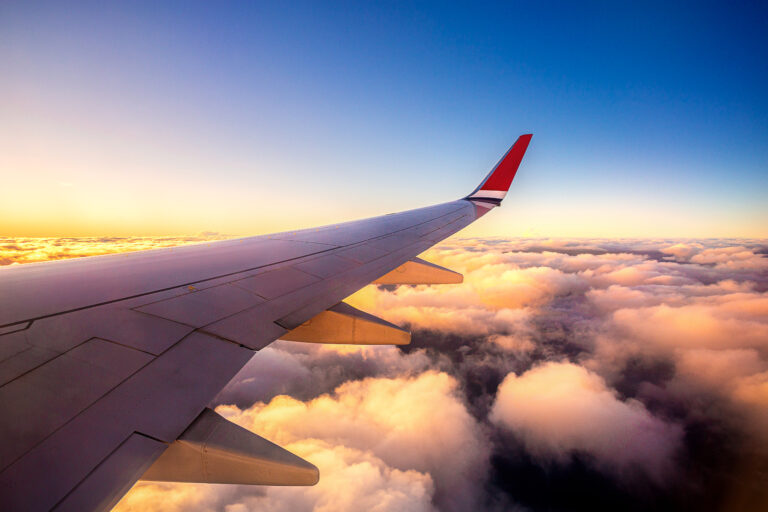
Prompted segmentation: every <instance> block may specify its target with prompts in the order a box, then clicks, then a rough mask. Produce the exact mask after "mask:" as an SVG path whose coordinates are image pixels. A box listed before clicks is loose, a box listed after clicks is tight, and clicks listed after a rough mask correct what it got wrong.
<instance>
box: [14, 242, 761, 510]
mask: <svg viewBox="0 0 768 512" xmlns="http://www.w3.org/2000/svg"><path fill="white" fill-rule="evenodd" d="M203 236H204V237H217V236H218V235H216V234H203ZM200 239H201V238H200V237H188V238H186V237H179V238H158V239H45V240H40V239H4V240H2V241H0V246H1V247H2V249H0V260H1V261H2V263H5V264H9V263H24V262H29V261H41V260H45V259H57V258H62V257H76V256H82V255H89V254H100V253H105V252H117V251H122V250H133V249H141V248H150V247H161V246H169V245H177V244H180V243H190V242H194V241H200ZM766 254H768V243H766V241H764V240H751V239H741V240H719V239H709V240H670V239H660V240H650V239H642V240H629V239H622V240H603V239H544V238H538V239H502V238H483V239H469V240H462V239H451V240H447V241H445V242H443V243H442V244H441V245H440V246H438V247H436V248H433V249H431V250H430V251H428V252H427V253H425V254H424V255H423V256H422V257H424V258H425V259H427V260H430V261H434V262H435V263H438V264H440V265H444V266H446V267H448V268H453V269H455V270H457V271H460V272H462V273H463V274H464V275H465V283H464V284H462V285H445V286H400V287H375V286H371V287H367V288H364V289H363V290H361V291H360V292H358V293H356V294H355V295H353V296H352V297H350V298H349V299H348V301H349V302H350V303H352V304H353V305H355V306H357V307H359V308H361V309H363V310H366V311H370V312H371V313H374V314H377V315H379V316H382V317H383V318H386V319H388V320H390V321H393V322H397V323H402V324H406V325H408V326H410V328H411V330H412V331H413V341H412V344H411V345H410V346H406V347H350V346H339V347H334V346H321V345H311V344H299V343H292V342H276V343H274V344H272V345H271V346H270V347H268V348H266V349H264V350H262V351H261V353H260V354H259V355H258V356H257V357H255V358H254V359H253V360H252V361H251V363H249V364H248V365H247V366H246V367H245V368H244V369H243V371H241V372H240V374H238V376H236V377H235V379H233V381H232V382H231V383H230V385H229V386H228V387H227V388H226V389H225V390H223V391H222V393H221V394H220V395H219V397H218V398H217V399H216V402H215V405H219V410H220V412H224V413H226V414H227V415H228V416H229V417H230V418H231V419H233V420H234V421H237V422H240V423H241V424H243V425H244V426H246V427H248V428H250V429H252V430H254V431H255V432H257V433H259V434H261V435H264V436H265V437H267V438H272V439H273V440H275V441H277V442H279V443H281V444H283V445H284V446H287V447H289V449H292V450H294V451H295V452H296V453H298V454H300V455H302V456H304V457H306V458H308V459H309V460H311V461H313V462H315V463H316V464H318V466H320V469H321V471H322V478H321V482H320V484H318V486H317V487H314V488H309V489H295V488H253V487H239V486H185V485H171V484H140V485H137V486H136V488H135V489H134V490H133V491H131V493H129V494H128V495H127V496H126V498H125V500H124V501H123V503H121V507H123V508H124V509H125V507H126V506H128V505H129V504H133V505H131V506H133V510H137V509H142V510H143V509H144V508H148V509H151V503H154V502H155V501H156V502H158V503H162V505H163V509H165V510H168V509H170V510H182V509H183V510H227V511H239V510H262V509H270V510H271V509H276V510H326V509H328V510H330V509H333V510H344V509H345V507H347V509H350V510H355V508H352V507H353V505H352V504H351V503H352V502H350V501H345V496H351V497H354V500H355V502H356V503H358V504H364V505H365V508H366V509H367V508H371V509H375V508H372V507H375V506H377V505H376V504H377V503H378V504H380V505H378V506H380V510H395V509H396V510H409V509H408V508H407V507H409V506H410V507H411V508H410V509H412V510H432V509H436V510H460V509H463V508H468V507H481V508H484V509H493V508H496V509H499V510H502V509H510V508H514V507H516V506H521V507H523V508H529V509H534V510H537V509H568V508H587V507H591V508H600V507H601V506H602V507H611V508H614V509H615V508H632V507H634V508H638V507H640V508H643V507H645V508H670V509H679V508H683V507H688V508H698V509H712V508H716V507H717V506H719V505H718V504H722V503H729V501H728V500H727V499H726V498H725V497H728V496H739V500H742V501H740V502H747V503H753V504H759V503H766V504H768V493H767V492H766V491H765V489H768V481H765V477H764V475H765V474H768V451H767V450H766V449H765V448H764V447H765V446H768V445H766V441H768V436H766V434H765V433H766V432H768V413H766V411H768V391H766V390H767V389H768V266H766V262H768V259H767V258H766ZM638 475H641V476H642V475H644V476H645V477H646V479H647V480H648V482H645V483H640V480H642V478H640V479H638ZM734 475H738V477H734ZM574 482H578V485H576V484H574ZM662 488H663V491H660V490H659V489H662ZM368 497H375V499H373V498H371V499H368ZM729 499H730V498H729ZM744 500H746V501H744ZM129 509H130V508H129Z"/></svg>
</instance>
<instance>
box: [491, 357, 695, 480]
mask: <svg viewBox="0 0 768 512" xmlns="http://www.w3.org/2000/svg"><path fill="white" fill-rule="evenodd" d="M490 420H491V421H492V422H493V423H495V424H497V425H499V426H502V427H504V428H506V429H509V430H511V431H512V432H514V433H515V434H517V435H518V436H520V437H521V438H522V439H523V441H524V442H525V445H526V446H527V447H528V449H529V450H530V451H531V452H532V453H534V454H536V455H537V456H541V457H551V458H556V459H560V460H563V459H566V458H567V457H569V456H570V455H572V454H574V453H576V452H581V453H585V454H588V455H590V456H592V457H594V459H595V462H596V464H597V465H598V466H601V467H603V468H605V469H606V470H607V471H612V472H615V471H617V470H618V471H619V472H620V473H627V472H630V471H633V470H638V469H639V470H641V471H642V472H644V473H645V474H647V475H649V476H651V477H652V478H653V479H654V480H656V481H657V482H662V481H663V480H664V478H665V477H666V476H667V475H668V474H669V473H670V471H671V468H672V466H673V460H674V455H675V452H676V450H678V449H679V448H680V446H681V441H682V435H683V430H682V428H681V427H680V426H678V425H674V424H670V423H667V422H665V421H662V420H660V419H658V418H656V417H654V416H653V415H651V414H650V413H649V412H648V411H647V410H646V408H645V407H644V406H643V404H642V403H640V402H638V401H637V400H627V401H621V400H619V399H618V398H617V397H616V393H615V392H614V391H613V390H611V389H610V388H608V387H607V385H606V383H605V381H604V380H603V379H602V378H601V377H599V376H598V375H595V374H594V373H591V372H589V371H587V370H586V369H584V368H582V367H581V366H578V365H575V364H572V363H555V362H549V363H546V364H544V365H541V366H538V367H535V368H533V369H531V370H528V371H527V372H525V373H523V374H522V375H520V376H517V375H515V374H509V375H508V376H507V377H506V378H505V379H504V381H503V382H502V383H501V386H499V391H498V394H497V397H496V403H495V404H494V406H493V409H492V411H491V414H490Z"/></svg>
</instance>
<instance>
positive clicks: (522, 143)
mask: <svg viewBox="0 0 768 512" xmlns="http://www.w3.org/2000/svg"><path fill="white" fill-rule="evenodd" d="M532 138H533V134H532V133H525V134H523V135H520V136H519V137H518V138H517V140H516V141H515V143H514V144H512V146H511V147H510V148H509V150H507V152H506V153H505V154H504V156H503V157H502V158H501V160H499V163H497V164H496V166H495V167H494V168H493V169H492V170H491V172H490V173H488V176H486V177H485V179H484V180H483V181H482V182H481V183H480V185H478V187H477V188H476V189H475V190H474V191H473V192H472V193H471V194H469V195H468V196H467V197H466V199H473V200H481V201H485V202H490V203H494V204H497V205H498V204H501V201H502V199H504V197H505V196H506V195H507V191H508V190H509V187H510V185H511V184H512V180H513V179H514V178H515V175H516V174H517V169H518V168H519V167H520V162H522V160H523V156H524V155H525V152H526V150H527V149H528V144H529V143H530V142H531V139H532Z"/></svg>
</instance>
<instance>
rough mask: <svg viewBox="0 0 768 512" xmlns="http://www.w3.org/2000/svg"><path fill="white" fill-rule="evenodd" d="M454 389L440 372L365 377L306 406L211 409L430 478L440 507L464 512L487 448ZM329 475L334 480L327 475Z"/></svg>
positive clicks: (279, 435)
mask: <svg viewBox="0 0 768 512" xmlns="http://www.w3.org/2000/svg"><path fill="white" fill-rule="evenodd" d="M457 385H458V383H457V382H456V380H455V379H454V378H452V377H450V376H449V375H447V374H445V373H439V372H425V373H422V374H420V375H418V376H415V377H407V378H367V379H363V380H357V381H350V382H346V383H345V384H342V385H341V386H339V387H338V388H336V390H335V391H334V392H333V393H332V394H327V395H322V396H319V397H317V398H315V399H313V400H310V401H308V402H302V401H299V400H296V399H294V398H291V397H288V396H278V397H275V398H274V399H272V400H271V401H270V402H269V403H257V404H254V406H252V407H250V408H249V409H247V410H241V409H238V408H236V407H234V406H220V407H219V408H218V409H217V410H218V412H219V413H221V414H223V415H225V416H226V417H227V418H229V419H230V420H232V421H235V422H236V423H238V424H240V425H242V426H244V427H246V428H248V429H250V430H252V431H254V432H258V433H259V434H260V435H264V437H266V438H268V439H270V440H272V441H274V442H276V443H278V444H281V445H284V446H285V445H290V444H291V443H295V442H298V441H301V440H307V439H312V440H321V441H324V442H326V443H329V444H331V445H333V446H343V447H346V448H353V449H356V450H361V451H367V452H370V453H372V454H373V455H375V456H376V457H378V458H379V459H381V461H383V462H384V463H386V464H387V465H388V466H389V467H392V468H395V469H398V470H400V471H410V470H413V471H416V472H419V473H426V474H429V475H430V477H431V478H432V480H433V481H434V483H435V489H436V497H435V499H436V501H437V502H438V503H439V504H440V505H441V509H443V510H466V509H467V508H470V507H472V506H474V505H476V504H477V503H476V497H477V496H478V492H477V491H478V486H479V485H481V482H482V480H483V478H484V475H485V472H486V471H487V463H488V461H487V459H488V455H489V448H488V444H487V441H486V439H485V437H484V434H483V432H482V430H481V428H480V425H479V424H478V423H477V421H476V420H475V419H474V418H473V417H472V416H471V415H470V414H469V412H468V411H467V409H466V407H465V406H464V404H463V403H462V401H461V399H460V398H459V396H458V394H457ZM425 404H429V406H428V407H425ZM297 453H299V452H297ZM299 455H302V456H303V455H304V454H303V453H299ZM307 458H308V460H310V461H312V460H313V459H312V458H311V457H307ZM332 469H333V468H332ZM329 476H330V478H331V479H334V478H335V477H334V475H333V473H331V474H330V475H329ZM323 478H325V475H323ZM267 494H268V495H269V492H268V493H267ZM394 510H398V509H394Z"/></svg>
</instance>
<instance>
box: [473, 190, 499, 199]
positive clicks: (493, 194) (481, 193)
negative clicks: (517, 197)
mask: <svg viewBox="0 0 768 512" xmlns="http://www.w3.org/2000/svg"><path fill="white" fill-rule="evenodd" d="M506 195H507V192H506V190H478V191H477V192H475V193H474V194H472V195H471V196H469V197H470V199H471V198H473V197H487V198H490V199H504V197H506Z"/></svg>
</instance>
